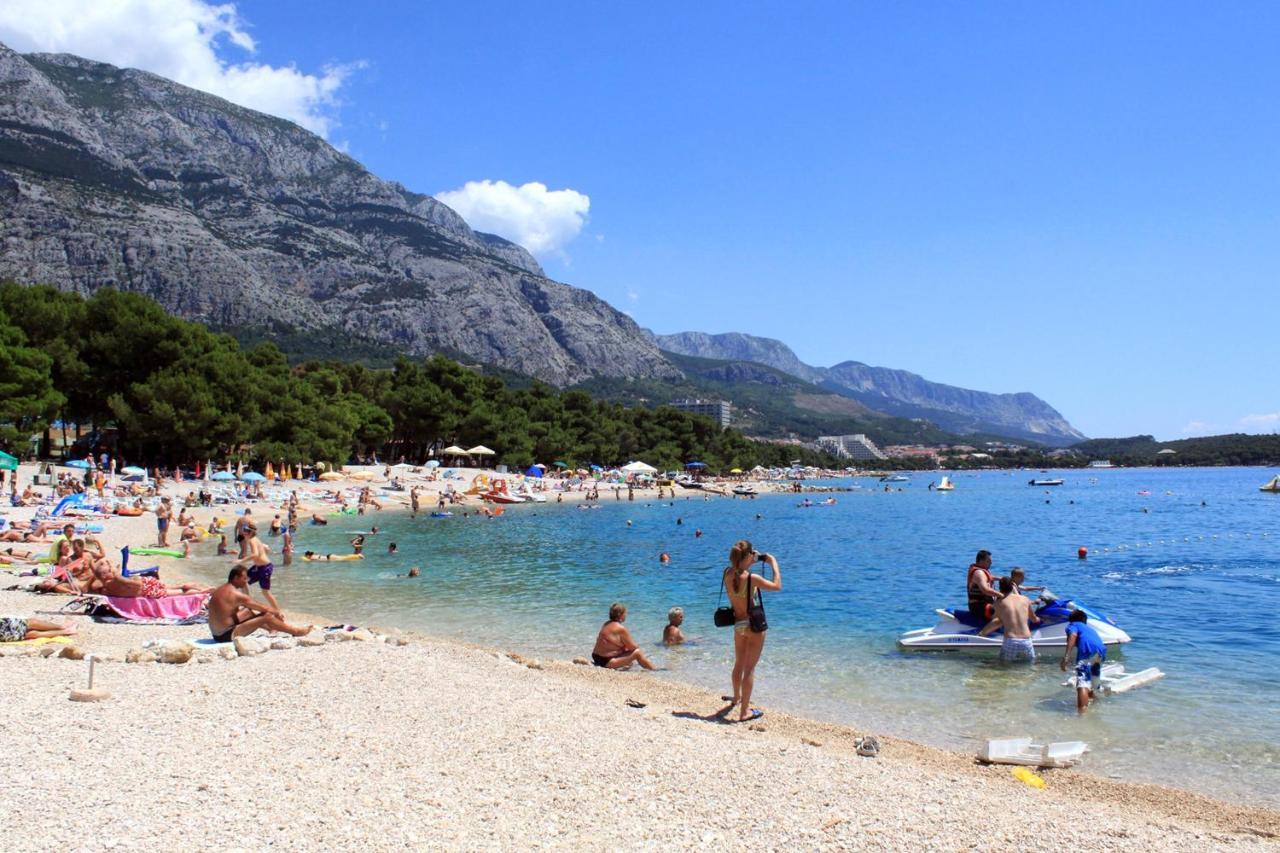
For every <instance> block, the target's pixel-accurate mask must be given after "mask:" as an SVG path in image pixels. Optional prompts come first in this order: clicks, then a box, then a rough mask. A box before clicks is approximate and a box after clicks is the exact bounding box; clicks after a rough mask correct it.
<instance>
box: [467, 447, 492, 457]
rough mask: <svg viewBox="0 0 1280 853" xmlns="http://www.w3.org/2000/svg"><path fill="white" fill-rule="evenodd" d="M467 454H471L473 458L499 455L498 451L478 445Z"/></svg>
mask: <svg viewBox="0 0 1280 853" xmlns="http://www.w3.org/2000/svg"><path fill="white" fill-rule="evenodd" d="M467 453H469V454H470V455H472V456H497V455H498V451H496V450H490V449H489V448H487V447H485V446H484V445H483V444H477V445H476V446H475V447H473V448H471V449H470V450H468V451H467Z"/></svg>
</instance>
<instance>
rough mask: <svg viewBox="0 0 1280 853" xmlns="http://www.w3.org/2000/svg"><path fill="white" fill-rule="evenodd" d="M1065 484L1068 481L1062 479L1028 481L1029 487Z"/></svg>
mask: <svg viewBox="0 0 1280 853" xmlns="http://www.w3.org/2000/svg"><path fill="white" fill-rule="evenodd" d="M1065 482H1066V480H1061V479H1036V480H1028V481H1027V485H1029V486H1061V485H1062V484H1063V483H1065Z"/></svg>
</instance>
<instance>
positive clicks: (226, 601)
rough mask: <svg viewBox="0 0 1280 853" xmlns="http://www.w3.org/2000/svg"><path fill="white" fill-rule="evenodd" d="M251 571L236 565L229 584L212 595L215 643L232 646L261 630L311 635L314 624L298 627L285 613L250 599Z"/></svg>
mask: <svg viewBox="0 0 1280 853" xmlns="http://www.w3.org/2000/svg"><path fill="white" fill-rule="evenodd" d="M248 589H249V570H248V569H247V568H245V567H244V566H235V567H234V568H233V569H231V571H230V572H229V573H228V574H227V582H226V583H224V584H223V585H222V586H220V587H218V588H217V589H215V590H214V591H213V594H212V595H211V596H209V633H211V634H212V635H213V639H214V642H218V643H229V642H231V641H232V640H233V639H234V638H236V637H243V636H245V635H246V634H252V633H253V632H254V631H256V630H258V629H259V628H265V629H267V630H268V631H283V632H284V633H286V634H291V635H293V636H295V637H301V636H303V635H304V634H309V633H311V629H312V628H314V627H315V626H314V625H308V626H307V627H305V628H297V627H295V626H293V625H290V624H289V623H288V622H286V621H284V614H283V613H281V612H280V611H279V610H277V609H275V608H272V607H269V606H268V605H266V604H259V603H258V602H256V601H254V600H253V598H252V597H250V595H249V593H248V592H247V590H248Z"/></svg>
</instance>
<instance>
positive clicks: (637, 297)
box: [627, 290, 640, 302]
mask: <svg viewBox="0 0 1280 853" xmlns="http://www.w3.org/2000/svg"><path fill="white" fill-rule="evenodd" d="M627 299H629V300H631V301H632V302H639V301H640V294H639V293H636V292H635V291H634V290H628V291H627Z"/></svg>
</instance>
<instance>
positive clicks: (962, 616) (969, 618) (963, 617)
mask: <svg viewBox="0 0 1280 853" xmlns="http://www.w3.org/2000/svg"><path fill="white" fill-rule="evenodd" d="M951 615H952V616H954V617H956V621H957V622H959V623H960V624H961V625H968V626H969V627H970V628H981V627H983V626H984V625H986V624H987V620H985V619H979V618H978V617H976V616H974V615H973V614H972V613H970V612H969V611H968V610H960V609H956V610H952V611H951Z"/></svg>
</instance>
